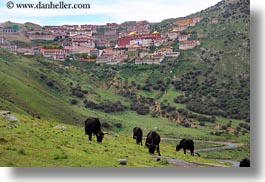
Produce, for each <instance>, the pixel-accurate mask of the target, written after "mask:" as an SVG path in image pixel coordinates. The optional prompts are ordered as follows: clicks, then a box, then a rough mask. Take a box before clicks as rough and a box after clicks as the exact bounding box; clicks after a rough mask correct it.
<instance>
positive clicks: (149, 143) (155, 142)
mask: <svg viewBox="0 0 265 182" xmlns="http://www.w3.org/2000/svg"><path fill="white" fill-rule="evenodd" d="M159 143H160V135H159V134H158V133H157V132H155V131H150V132H149V133H148V134H147V137H146V141H145V146H146V147H148V148H149V153H151V154H154V153H155V150H157V153H158V155H159V156H161V154H160V151H159Z"/></svg>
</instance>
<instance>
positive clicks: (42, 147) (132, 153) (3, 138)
mask: <svg viewBox="0 0 265 182" xmlns="http://www.w3.org/2000/svg"><path fill="white" fill-rule="evenodd" d="M16 116H17V117H18V118H19V119H20V121H19V122H11V121H8V120H6V119H4V118H2V117H0V131H1V132H0V143H1V145H0V152H1V158H0V166H16V167H19V166H23V167H122V166H121V165H119V162H118V160H119V159H127V165H126V166H128V167H173V165H172V164H168V163H167V161H166V160H165V159H162V160H161V161H156V158H152V156H150V154H149V153H148V150H147V149H146V148H144V146H140V145H137V144H135V141H134V140H133V139H132V137H131V136H129V135H125V134H122V133H121V134H120V133H113V132H109V133H108V134H106V135H105V138H104V140H103V143H97V142H96V139H95V136H93V138H92V139H93V140H92V142H89V143H88V137H87V135H84V130H83V129H82V128H81V127H76V126H72V125H68V124H63V126H65V127H66V130H61V129H56V128H54V127H55V126H58V125H62V123H58V122H56V121H54V120H49V121H47V120H42V119H35V118H32V117H28V116H25V115H20V114H16ZM201 146H203V144H201ZM160 148H161V149H160V150H161V154H162V156H166V157H171V158H178V159H181V160H184V161H187V162H189V161H190V162H204V163H212V164H219V163H218V162H216V161H213V160H209V159H205V158H201V157H191V156H190V155H184V154H183V152H178V153H176V152H175V144H174V143H167V142H163V141H162V142H161V144H160ZM155 156H156V155H154V157H155Z"/></svg>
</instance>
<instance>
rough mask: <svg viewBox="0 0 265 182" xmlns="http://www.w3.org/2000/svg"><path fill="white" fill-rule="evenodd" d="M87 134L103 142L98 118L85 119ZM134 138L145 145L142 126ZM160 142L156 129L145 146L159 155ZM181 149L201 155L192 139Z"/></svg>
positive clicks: (245, 161)
mask: <svg viewBox="0 0 265 182" xmlns="http://www.w3.org/2000/svg"><path fill="white" fill-rule="evenodd" d="M85 134H87V135H88V139H89V141H91V140H92V134H94V135H96V138H97V142H99V143H100V142H102V140H103V138H104V133H103V132H102V131H101V124H100V121H99V119H98V118H88V119H87V120H86V121H85ZM133 139H135V140H136V143H137V144H141V145H143V143H142V139H143V131H142V129H141V128H139V127H135V128H133ZM159 143H160V135H159V134H158V133H157V132H156V131H150V132H149V133H148V134H147V136H146V141H145V146H146V147H147V148H148V149H149V153H151V154H154V153H155V151H157V153H158V155H159V156H161V154H160V149H159ZM180 149H183V150H184V154H186V150H190V154H191V155H192V156H194V153H195V154H197V155H198V156H200V154H199V153H197V152H194V142H193V140H191V139H182V140H181V141H180V142H179V144H178V145H177V146H176V151H179V150H180ZM239 167H250V160H249V159H248V158H244V159H242V160H241V161H240V164H239Z"/></svg>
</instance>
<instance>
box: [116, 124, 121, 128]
mask: <svg viewBox="0 0 265 182" xmlns="http://www.w3.org/2000/svg"><path fill="white" fill-rule="evenodd" d="M114 126H115V127H116V128H122V124H121V123H115V124H114Z"/></svg>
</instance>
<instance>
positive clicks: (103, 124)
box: [101, 122, 111, 128]
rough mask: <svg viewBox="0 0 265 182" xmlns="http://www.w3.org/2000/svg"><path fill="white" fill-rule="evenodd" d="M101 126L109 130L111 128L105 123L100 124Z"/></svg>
mask: <svg viewBox="0 0 265 182" xmlns="http://www.w3.org/2000/svg"><path fill="white" fill-rule="evenodd" d="M101 126H102V127H104V128H110V127H111V126H110V125H109V123H107V122H103V123H101Z"/></svg>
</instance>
